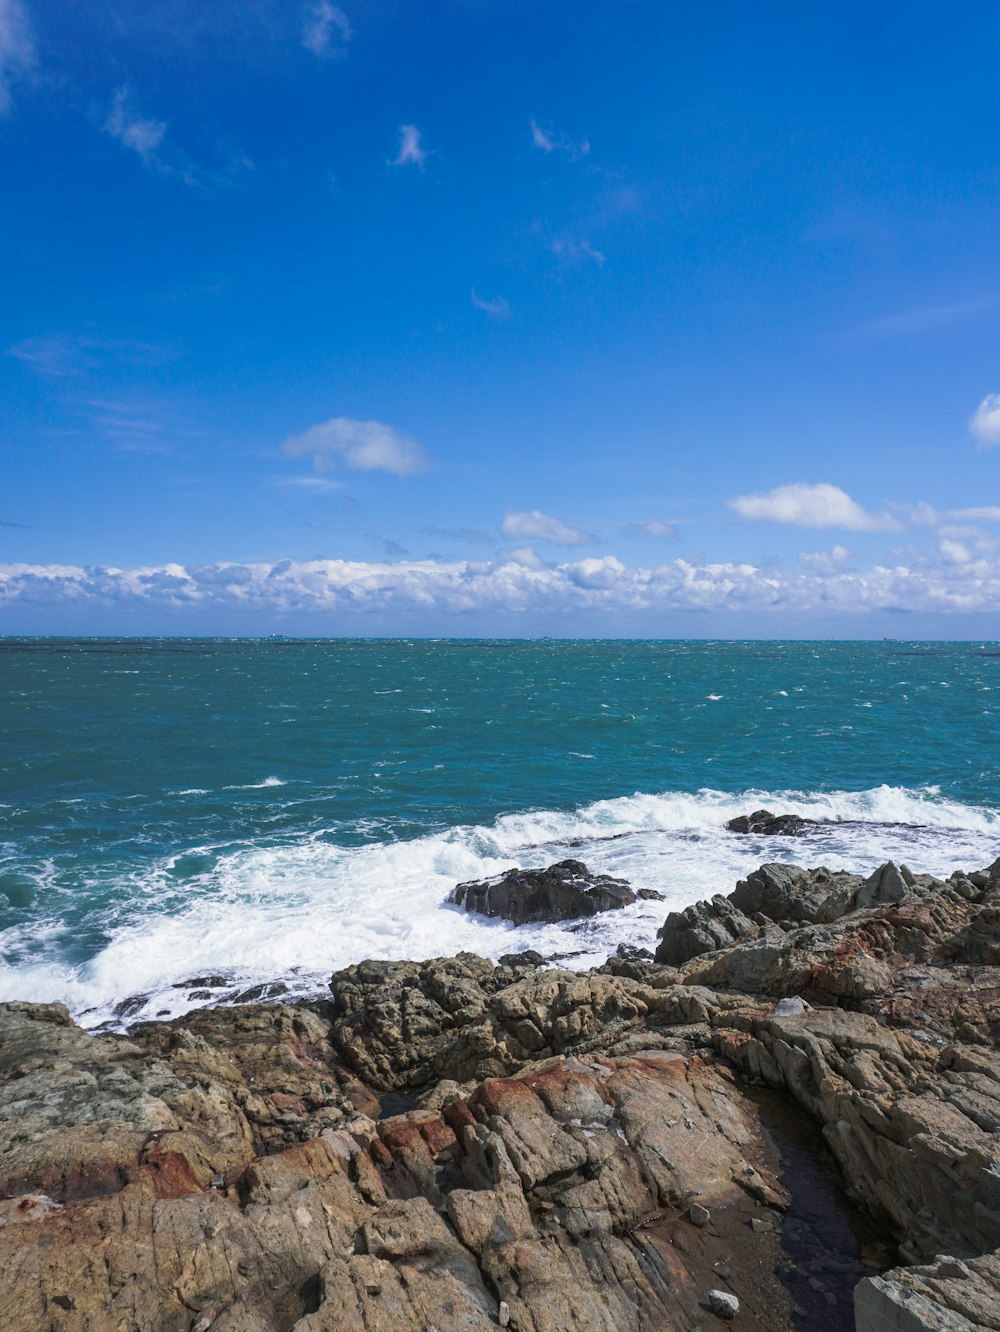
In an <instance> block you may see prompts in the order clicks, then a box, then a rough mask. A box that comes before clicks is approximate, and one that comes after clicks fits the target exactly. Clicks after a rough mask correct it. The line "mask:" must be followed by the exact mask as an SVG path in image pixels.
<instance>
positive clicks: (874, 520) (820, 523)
mask: <svg viewBox="0 0 1000 1332" xmlns="http://www.w3.org/2000/svg"><path fill="white" fill-rule="evenodd" d="M727 502H728V504H729V507H730V508H731V509H733V510H735V512H736V513H738V514H739V515H740V517H741V518H747V519H749V520H750V521H751V522H755V523H785V524H789V525H791V526H795V527H844V528H847V529H849V530H850V531H852V532H898V531H899V530H900V527H901V524H900V523H899V521H898V520H897V519H895V518H893V517H892V515H891V514H888V513H868V512H867V510H865V509H863V508H862V507H861V505H860V504H856V503H855V501H854V500H852V499H851V497H850V495H848V494H847V493H846V491H843V490H841V489H840V487H839V486H831V485H829V484H826V483H821V484H820V485H814V486H813V485H805V484H803V483H802V482H796V483H794V484H792V485H787V486H775V488H774V489H773V490H769V491H768V492H767V493H766V494H762V495H739V496H737V497H736V498H735V499H731V500H729V501H727Z"/></svg>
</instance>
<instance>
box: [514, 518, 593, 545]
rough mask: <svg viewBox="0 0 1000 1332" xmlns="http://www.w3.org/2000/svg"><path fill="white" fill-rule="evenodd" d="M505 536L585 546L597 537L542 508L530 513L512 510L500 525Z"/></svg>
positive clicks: (555, 543)
mask: <svg viewBox="0 0 1000 1332" xmlns="http://www.w3.org/2000/svg"><path fill="white" fill-rule="evenodd" d="M500 530H501V532H503V534H504V536H507V537H514V538H515V539H520V540H527V541H551V542H552V543H553V544H554V545H557V546H584V545H586V544H587V542H588V541H594V540H596V538H595V537H594V536H593V535H592V534H591V533H590V532H583V531H581V530H580V528H578V527H568V526H567V525H566V523H563V522H560V520H559V519H558V518H550V517H549V515H548V514H547V513H542V512H541V510H540V509H532V510H531V512H530V513H518V512H516V511H515V510H511V511H510V512H508V513H507V514H506V515H505V516H504V520H503V522H502V523H501V525H500Z"/></svg>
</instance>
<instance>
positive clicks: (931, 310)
mask: <svg viewBox="0 0 1000 1332" xmlns="http://www.w3.org/2000/svg"><path fill="white" fill-rule="evenodd" d="M995 305H996V299H995V298H993V297H989V296H987V297H977V298H976V299H975V300H971V301H956V302H954V303H952V304H951V305H924V306H920V307H919V308H917V309H911V310H903V311H901V312H900V313H898V314H892V315H885V316H883V317H882V318H881V319H873V320H872V321H871V323H870V324H866V325H865V326H864V327H863V328H861V329H859V334H860V336H861V337H863V338H864V337H867V338H874V339H883V338H884V339H890V338H905V337H912V336H915V335H917V334H920V333H933V332H936V331H937V330H938V329H941V328H949V327H951V326H952V325H955V324H961V323H963V322H965V321H966V320H968V319H972V318H974V317H975V316H976V315H979V314H982V313H983V311H985V310H989V309H990V308H991V307H992V306H995Z"/></svg>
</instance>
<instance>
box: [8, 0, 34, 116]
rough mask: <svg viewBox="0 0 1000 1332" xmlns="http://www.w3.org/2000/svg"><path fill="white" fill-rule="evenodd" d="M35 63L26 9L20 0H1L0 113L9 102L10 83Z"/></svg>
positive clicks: (32, 40)
mask: <svg viewBox="0 0 1000 1332" xmlns="http://www.w3.org/2000/svg"><path fill="white" fill-rule="evenodd" d="M34 63H35V43H34V39H33V37H32V33H31V24H30V23H29V22H28V11H27V10H26V9H25V7H24V5H23V4H22V3H21V0H0V116H3V115H6V114H7V112H8V111H9V110H10V105H11V91H10V89H11V84H13V83H14V82H15V81H16V80H17V79H18V78H20V77H21V75H23V74H25V73H26V72H27V71H28V70H29V69H30V68H31V66H32V65H33V64H34Z"/></svg>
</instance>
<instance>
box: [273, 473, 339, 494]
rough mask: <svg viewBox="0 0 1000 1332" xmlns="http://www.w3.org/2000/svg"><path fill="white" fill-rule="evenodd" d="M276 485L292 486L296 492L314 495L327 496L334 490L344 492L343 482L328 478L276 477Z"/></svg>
mask: <svg viewBox="0 0 1000 1332" xmlns="http://www.w3.org/2000/svg"><path fill="white" fill-rule="evenodd" d="M274 482H275V485H279V486H291V487H292V488H293V489H295V490H308V491H310V492H312V493H314V494H326V493H327V492H329V491H333V490H337V491H339V490H342V489H343V486H344V483H343V481H334V480H332V479H331V478H330V477H327V476H276V477H275V478H274Z"/></svg>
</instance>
